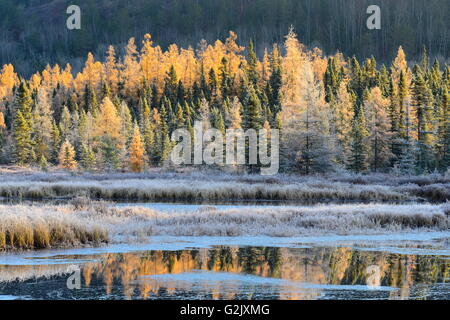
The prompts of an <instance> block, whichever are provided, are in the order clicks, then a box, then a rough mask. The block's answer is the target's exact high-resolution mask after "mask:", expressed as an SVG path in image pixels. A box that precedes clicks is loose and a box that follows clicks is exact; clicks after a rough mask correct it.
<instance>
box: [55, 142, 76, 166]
mask: <svg viewBox="0 0 450 320" xmlns="http://www.w3.org/2000/svg"><path fill="white" fill-rule="evenodd" d="M58 160H59V165H60V166H61V167H63V168H64V169H68V170H73V169H76V168H77V161H76V160H75V150H74V148H73V147H72V145H71V144H70V142H69V141H68V140H66V141H65V142H64V143H63V144H62V146H61V149H60V151H59V156H58Z"/></svg>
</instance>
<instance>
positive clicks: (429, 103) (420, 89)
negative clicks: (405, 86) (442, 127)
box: [412, 66, 433, 171]
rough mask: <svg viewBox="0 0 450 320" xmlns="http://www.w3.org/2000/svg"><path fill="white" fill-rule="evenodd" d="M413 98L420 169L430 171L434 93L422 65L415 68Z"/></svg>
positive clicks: (431, 167)
mask: <svg viewBox="0 0 450 320" xmlns="http://www.w3.org/2000/svg"><path fill="white" fill-rule="evenodd" d="M412 99H413V104H414V107H415V109H416V115H417V140H418V141H417V142H418V148H419V150H418V163H417V164H418V167H419V170H420V171H430V170H432V169H433V157H432V154H433V153H432V148H433V94H432V91H431V89H430V88H429V86H428V83H427V81H425V79H424V74H423V72H422V69H421V68H420V66H416V67H415V68H414V79H413V89H412Z"/></svg>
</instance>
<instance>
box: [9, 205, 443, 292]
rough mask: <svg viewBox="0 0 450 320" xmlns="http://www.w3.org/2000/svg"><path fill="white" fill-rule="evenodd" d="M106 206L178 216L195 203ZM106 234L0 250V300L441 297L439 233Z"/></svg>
mask: <svg viewBox="0 0 450 320" xmlns="http://www.w3.org/2000/svg"><path fill="white" fill-rule="evenodd" d="M114 205H117V206H142V207H147V208H152V209H155V210H159V211H166V212H180V211H186V212H187V211H194V210H198V209H199V208H201V206H202V205H205V204H183V203H178V204H177V203H172V204H170V203H145V204H142V203H123V204H120V203H117V204H114ZM206 205H208V204H206ZM212 205H214V206H215V207H216V208H218V209H227V208H248V207H257V206H261V205H264V206H265V208H267V207H271V206H279V205H282V203H272V202H262V203H232V202H230V203H214V204H212ZM284 205H285V206H290V205H294V204H284ZM116 240H119V243H115V244H111V245H108V246H104V247H98V248H73V249H59V250H36V251H29V252H22V253H3V254H1V253H0V300H14V299H33V300H34V299H283V300H288V299H295V300H298V299H301V300H305V299H306V300H316V299H445V300H449V299H450V232H448V231H445V232H410V233H403V234H400V233H399V234H396V233H390V234H379V235H364V234H361V235H343V236H337V235H321V236H320V235H318V236H303V237H302V236H300V237H282V238H277V237H267V236H247V237H245V236H241V237H206V236H205V237H175V236H153V237H148V238H147V239H146V240H147V242H145V243H126V241H127V239H123V240H124V241H123V242H120V239H116ZM78 285H79V286H78ZM73 287H76V288H73ZM77 287H79V288H77Z"/></svg>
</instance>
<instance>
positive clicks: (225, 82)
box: [219, 57, 234, 100]
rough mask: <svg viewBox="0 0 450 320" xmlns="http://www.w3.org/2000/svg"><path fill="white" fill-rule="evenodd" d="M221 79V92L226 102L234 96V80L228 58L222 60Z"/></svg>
mask: <svg viewBox="0 0 450 320" xmlns="http://www.w3.org/2000/svg"><path fill="white" fill-rule="evenodd" d="M219 77H220V90H221V93H222V100H225V99H227V98H229V97H231V95H232V94H233V85H234V84H233V82H234V80H233V78H232V77H231V75H230V71H229V70H228V59H227V58H226V57H223V58H222V61H221V63H220V67H219Z"/></svg>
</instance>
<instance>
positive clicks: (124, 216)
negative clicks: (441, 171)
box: [0, 199, 450, 249]
mask: <svg viewBox="0 0 450 320" xmlns="http://www.w3.org/2000/svg"><path fill="white" fill-rule="evenodd" d="M449 215H450V208H449V206H448V205H429V204H426V205H425V204H411V205H387V204H366V205H361V204H359V205H327V206H323V205H319V206H314V207H296V208H292V207H289V208H283V207H280V208H248V209H228V210H217V209H216V208H214V207H201V208H200V209H198V210H197V211H194V212H173V213H167V212H159V211H155V210H151V209H145V208H139V207H129V208H116V207H114V206H111V205H110V204H107V203H104V202H91V201H89V200H83V199H78V200H76V201H74V202H73V203H72V204H70V205H59V206H37V205H35V206H24V205H14V206H7V205H0V225H1V230H0V237H1V238H0V248H2V249H17V248H45V247H55V246H68V245H69V246H74V245H81V244H91V243H101V242H105V241H107V240H108V238H109V239H111V240H112V241H119V242H120V241H124V239H127V240H125V241H128V240H129V241H136V240H140V239H145V238H146V237H147V236H150V235H175V236H244V235H245V236H251V235H255V236H256V235H267V236H277V237H285V236H301V235H315V234H363V233H364V234H373V233H380V232H388V233H389V232H410V231H429V230H433V231H437V230H439V231H442V230H448V228H449V227H450V223H449ZM100 226H101V227H100ZM118 239H120V240H118Z"/></svg>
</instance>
